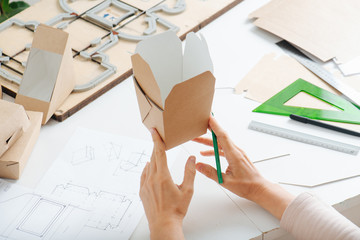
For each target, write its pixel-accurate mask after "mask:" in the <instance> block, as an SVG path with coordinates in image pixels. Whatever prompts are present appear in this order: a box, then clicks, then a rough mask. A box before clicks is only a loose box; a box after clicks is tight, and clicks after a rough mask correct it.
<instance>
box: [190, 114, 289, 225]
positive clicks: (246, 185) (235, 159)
mask: <svg viewBox="0 0 360 240" xmlns="http://www.w3.org/2000/svg"><path fill="white" fill-rule="evenodd" d="M209 128H210V129H212V130H213V131H214V133H215V134H216V136H217V139H218V145H219V155H220V156H222V157H225V158H226V160H227V161H228V164H229V166H228V167H227V169H226V171H225V173H222V176H223V180H224V182H223V184H222V186H223V187H224V188H226V189H228V190H230V191H231V192H233V193H235V194H236V195H238V196H240V197H243V198H246V199H248V200H251V201H254V202H256V203H258V204H259V205H261V206H262V207H264V208H265V209H267V210H268V211H269V212H270V213H272V214H273V215H274V216H275V217H277V218H278V219H280V218H281V216H282V213H283V212H284V211H285V209H286V207H287V205H288V204H289V203H290V202H291V201H292V199H293V198H294V197H293V196H292V195H291V194H290V193H288V192H286V191H285V190H284V189H282V188H281V187H280V186H279V185H278V184H274V183H271V182H270V181H268V180H266V179H265V178H264V177H263V176H262V175H261V174H260V173H259V171H258V170H257V169H256V167H255V166H254V164H253V163H252V162H251V161H250V160H249V158H248V157H247V156H246V154H245V152H244V151H243V150H241V149H240V148H239V147H238V146H236V145H235V144H234V143H233V141H232V140H231V139H230V137H229V136H228V134H227V133H226V132H225V131H224V130H223V129H222V128H221V127H220V125H219V124H218V123H217V121H216V120H215V119H214V117H212V116H210V120H209ZM193 141H195V142H198V143H201V144H204V145H207V146H211V147H213V142H212V140H211V139H208V138H202V137H199V138H195V139H193ZM200 154H201V155H203V156H214V150H208V151H201V152H200ZM196 169H197V170H198V171H199V172H201V173H202V174H204V175H205V176H207V177H208V178H210V179H212V180H214V181H216V182H217V181H218V177H217V171H216V169H215V168H213V167H212V166H210V165H209V164H204V163H197V164H196Z"/></svg>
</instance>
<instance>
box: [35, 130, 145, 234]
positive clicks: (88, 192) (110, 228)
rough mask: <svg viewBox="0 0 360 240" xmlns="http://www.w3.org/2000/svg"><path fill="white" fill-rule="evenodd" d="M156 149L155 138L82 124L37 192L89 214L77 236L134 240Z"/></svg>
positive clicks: (141, 214) (85, 217)
mask: <svg viewBox="0 0 360 240" xmlns="http://www.w3.org/2000/svg"><path fill="white" fill-rule="evenodd" d="M151 153H152V143H151V142H148V141H142V140H136V139H131V138H127V137H121V136H116V135H111V134H107V133H102V132H97V131H92V130H88V129H84V128H79V129H78V130H77V131H76V132H75V133H74V134H73V136H72V138H71V139H70V141H69V142H68V144H67V145H66V147H65V149H64V150H63V152H62V153H61V154H60V156H59V157H58V158H57V159H56V160H55V162H54V164H53V165H52V167H51V168H50V169H49V170H48V172H47V174H46V175H45V176H44V177H43V179H42V181H41V183H40V184H39V186H38V188H37V192H41V193H43V194H46V195H48V196H49V197H51V198H53V199H56V201H59V202H66V203H68V204H70V205H73V206H76V207H77V208H79V209H82V210H84V211H86V212H87V213H88V214H89V216H84V218H83V219H82V224H81V225H80V226H78V227H77V228H78V229H80V230H79V231H78V233H77V235H76V237H77V239H128V238H129V237H130V236H131V234H132V232H133V231H134V229H135V227H136V226H137V224H138V222H139V221H140V219H141V217H142V216H143V213H144V212H143V207H142V204H141V201H140V198H139V195H138V192H139V187H140V175H141V173H142V169H143V167H144V165H145V164H146V162H147V161H149V160H150V156H151ZM63 239H64V238H63Z"/></svg>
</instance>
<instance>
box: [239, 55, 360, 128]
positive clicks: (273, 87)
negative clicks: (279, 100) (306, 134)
mask: <svg viewBox="0 0 360 240" xmlns="http://www.w3.org/2000/svg"><path fill="white" fill-rule="evenodd" d="M334 75H335V77H336V78H338V79H340V80H341V81H343V82H345V83H346V84H348V85H349V86H351V87H353V88H354V89H355V90H357V91H359V92H360V84H359V82H360V78H359V77H357V76H352V77H342V75H341V73H340V72H337V73H335V74H334ZM298 78H302V79H304V80H306V81H308V82H310V83H312V84H314V85H316V86H318V87H321V88H323V89H325V90H327V91H329V92H332V93H334V94H337V95H341V94H340V93H339V92H338V91H337V90H336V89H334V88H332V87H331V86H330V85H328V84H327V83H325V82H324V81H322V80H321V79H320V78H318V77H317V76H316V75H315V74H313V73H312V72H310V71H309V70H308V69H306V68H305V67H304V66H302V65H301V64H300V63H298V62H297V61H296V60H295V59H293V58H291V57H289V56H286V55H281V56H279V57H277V56H276V54H275V53H270V54H267V55H265V56H264V57H263V58H262V59H261V60H260V61H259V62H258V63H257V64H256V65H255V66H254V67H253V68H252V69H251V70H250V72H249V73H248V74H247V75H246V76H245V77H244V78H243V79H242V80H241V81H240V82H239V83H238V85H237V86H236V87H235V92H236V93H237V94H243V93H244V95H245V97H246V98H249V99H252V100H254V101H257V102H261V103H263V102H265V101H266V100H268V99H269V98H271V97H272V96H274V95H275V94H277V93H278V92H280V91H281V90H283V89H284V88H285V87H287V86H288V85H290V84H291V83H293V82H294V81H296V80H297V79H298ZM285 105H288V106H296V107H306V108H316V109H324V110H339V109H337V108H335V107H333V106H332V105H330V104H328V103H325V102H323V101H321V100H319V99H317V98H315V97H312V96H310V95H309V94H306V93H303V92H300V93H299V94H297V95H296V96H295V97H293V98H292V99H290V100H289V101H288V102H286V103H285ZM331 124H333V125H336V126H339V127H343V128H347V129H351V130H354V131H360V125H356V124H347V123H335V122H332V123H331Z"/></svg>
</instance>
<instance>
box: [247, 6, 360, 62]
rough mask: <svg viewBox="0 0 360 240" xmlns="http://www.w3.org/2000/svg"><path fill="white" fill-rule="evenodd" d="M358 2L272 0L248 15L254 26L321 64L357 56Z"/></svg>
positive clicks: (358, 33)
mask: <svg viewBox="0 0 360 240" xmlns="http://www.w3.org/2000/svg"><path fill="white" fill-rule="evenodd" d="M359 9H360V3H359V1H357V0H345V1H337V0H328V1H323V0H294V1H286V0H273V1H271V2H270V3H268V4H266V5H264V6H263V7H261V8H259V9H258V10H256V11H254V12H253V13H251V14H250V16H249V18H251V19H255V21H254V24H255V25H256V26H258V27H260V28H262V29H265V30H267V31H269V32H271V33H273V34H275V35H277V36H279V37H281V38H283V39H285V40H287V41H289V42H291V43H293V44H294V45H296V46H298V47H300V48H302V49H304V50H305V51H307V52H309V53H311V54H313V55H314V56H316V57H318V58H319V59H321V60H322V61H324V62H325V61H329V60H331V59H333V58H336V59H337V61H338V62H340V63H346V62H348V61H351V60H353V59H354V58H355V57H358V56H360V45H359V44H358V43H359V42H360V32H359V31H358V29H359V25H358V23H359V22H360V14H359Z"/></svg>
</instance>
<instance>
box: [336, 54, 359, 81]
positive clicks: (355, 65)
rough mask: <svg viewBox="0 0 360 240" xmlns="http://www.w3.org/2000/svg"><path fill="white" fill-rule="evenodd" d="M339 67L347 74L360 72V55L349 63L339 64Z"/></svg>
mask: <svg viewBox="0 0 360 240" xmlns="http://www.w3.org/2000/svg"><path fill="white" fill-rule="evenodd" d="M338 67H339V69H340V71H341V73H342V74H344V75H345V76H351V75H356V74H360V56H358V57H356V58H354V59H353V60H351V61H349V62H347V63H343V64H338Z"/></svg>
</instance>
